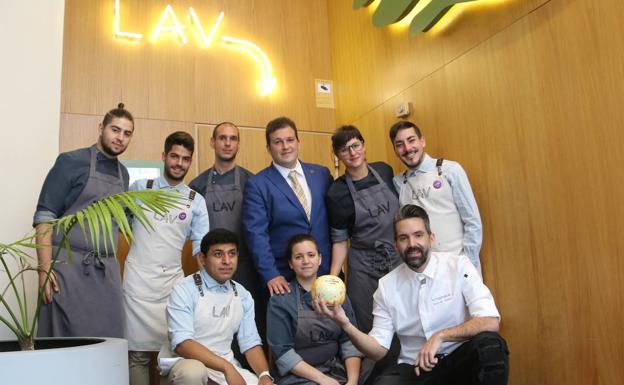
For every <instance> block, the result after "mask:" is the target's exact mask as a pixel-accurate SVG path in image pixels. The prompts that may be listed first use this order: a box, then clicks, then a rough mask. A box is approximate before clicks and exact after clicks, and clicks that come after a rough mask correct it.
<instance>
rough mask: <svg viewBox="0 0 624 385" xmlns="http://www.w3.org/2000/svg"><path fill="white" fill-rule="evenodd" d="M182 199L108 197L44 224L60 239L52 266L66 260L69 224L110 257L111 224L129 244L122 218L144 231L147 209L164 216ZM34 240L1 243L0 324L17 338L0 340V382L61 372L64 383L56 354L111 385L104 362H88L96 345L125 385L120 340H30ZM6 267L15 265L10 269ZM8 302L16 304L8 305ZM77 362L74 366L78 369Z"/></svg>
mask: <svg viewBox="0 0 624 385" xmlns="http://www.w3.org/2000/svg"><path fill="white" fill-rule="evenodd" d="M181 200H182V197H181V196H180V195H179V194H177V193H174V192H170V191H166V190H142V191H128V192H123V193H119V194H116V195H111V196H109V197H107V198H104V199H101V200H99V201H96V202H94V203H92V204H90V205H89V206H87V207H85V208H84V209H83V210H80V211H78V212H76V213H74V214H71V215H66V216H64V217H61V218H58V219H56V220H54V221H51V222H49V224H50V226H49V229H50V230H48V231H55V232H58V233H59V234H60V235H61V236H62V239H63V240H64V241H62V242H61V246H58V247H56V249H55V250H53V258H52V267H54V264H55V263H57V260H58V257H59V254H60V252H61V251H62V250H63V249H65V250H66V251H67V254H68V255H69V257H70V258H71V250H70V245H69V242H68V241H67V234H68V233H69V231H70V230H71V229H72V228H73V227H74V226H79V227H80V228H81V229H82V232H83V234H84V235H85V237H86V238H87V239H89V240H90V242H91V243H92V244H93V246H94V249H96V250H97V249H99V247H100V245H101V244H102V243H103V246H104V248H105V249H106V250H108V249H109V248H111V249H113V250H112V251H113V253H115V252H116V250H114V248H115V247H114V245H115V237H117V236H118V234H115V233H113V226H112V224H113V221H115V222H116V223H117V225H118V227H119V232H120V233H121V234H122V235H123V236H124V237H125V238H126V240H128V242H131V241H132V229H131V226H130V223H129V221H128V217H127V214H132V216H134V218H135V220H136V221H139V222H140V223H141V224H142V225H143V226H145V227H146V228H148V229H149V228H151V223H150V221H149V219H148V218H147V216H146V211H152V212H154V213H156V214H159V215H163V214H166V212H167V211H168V210H169V209H171V208H175V207H178V206H179V205H180V204H181ZM87 235H89V236H87ZM36 238H37V234H36V232H35V230H33V231H32V232H31V233H30V234H29V235H27V236H26V237H24V238H23V239H20V240H17V241H14V242H11V243H0V275H3V276H4V277H5V278H6V280H7V282H8V283H7V284H6V287H0V309H1V308H4V310H5V313H6V314H7V316H3V315H1V314H0V323H2V324H4V325H5V326H6V327H7V328H8V329H9V330H10V331H11V332H13V334H15V337H16V340H15V341H0V382H2V383H5V382H4V381H7V380H9V382H7V383H13V382H11V381H10V380H11V379H13V380H14V381H19V383H30V382H33V383H34V381H36V380H37V379H45V381H46V383H47V384H50V380H51V378H52V377H54V375H58V374H59V373H60V376H59V381H61V382H60V383H63V384H68V377H69V376H68V375H67V374H68V373H66V372H65V373H64V370H63V369H62V368H59V367H58V365H59V364H58V361H56V360H54V359H53V358H51V355H56V356H59V355H60V356H61V357H60V358H61V359H60V362H63V361H65V362H67V361H69V362H68V363H69V368H68V369H66V370H67V371H73V372H74V374H75V372H76V370H78V371H84V372H85V373H87V374H88V375H89V376H90V377H91V378H93V379H94V381H95V382H91V383H93V384H95V383H100V382H97V381H98V375H97V371H98V370H99V371H100V372H103V374H104V376H99V378H100V379H99V381H103V382H101V383H103V384H104V383H105V384H114V383H116V381H115V380H114V379H113V378H111V373H109V372H108V371H107V370H108V369H105V368H104V367H106V365H102V363H103V362H104V361H106V358H101V357H99V358H93V359H91V358H89V357H90V356H89V354H90V353H92V352H93V351H94V350H97V349H96V348H95V347H94V346H95V345H101V349H103V350H104V351H105V354H108V357H109V359H110V361H111V362H110V363H111V365H112V366H116V367H119V366H120V365H121V367H122V368H125V373H121V374H120V377H119V376H118V377H117V378H118V379H119V378H121V379H122V380H121V382H124V380H123V379H125V382H126V383H127V361H126V350H127V344H126V342H125V340H120V339H90V340H84V339H76V338H67V339H63V341H61V342H59V341H58V339H54V340H52V339H43V340H41V341H39V340H35V333H36V330H37V320H38V315H39V310H40V308H41V305H42V303H43V294H44V293H43V290H41V289H40V290H38V293H37V298H36V303H35V305H34V311H33V312H32V313H31V314H29V308H30V307H31V306H30V307H29V304H28V295H27V293H28V291H27V289H26V284H25V280H24V278H25V275H26V274H28V273H29V272H34V273H37V271H38V265H37V259H36V257H33V256H32V252H33V250H36V249H37V248H39V247H42V246H44V245H40V244H37V242H36ZM11 266H17V267H14V268H11ZM51 271H52V269H50V270H49V271H48V273H47V274H46V277H45V280H46V282H47V281H48V280H49V279H50V272H51ZM11 302H13V303H15V305H11ZM72 345H75V346H77V347H82V350H81V349H78V351H77V352H70V351H69V350H68V348H66V346H72ZM56 351H58V353H57V352H56ZM37 357H40V358H42V359H43V361H44V362H43V363H37V362H35V361H36V359H37ZM70 357H74V358H75V360H78V362H77V361H73V362H72V360H73V359H72V358H70ZM89 360H93V361H94V364H95V366H96V368H94V369H89V368H86V367H85V366H84V365H82V363H83V362H85V361H89ZM102 360H104V361H102ZM77 363H79V364H78V365H77ZM42 365H43V366H42ZM46 365H47V366H48V367H50V368H51V372H50V373H46V372H47V371H46V370H45V367H46ZM28 368H33V369H35V368H36V370H28ZM12 370H15V374H14V375H15V376H16V377H11V376H12V374H11V371H12ZM28 376H31V377H28ZM33 376H34V377H33ZM75 377H76V378H77V379H82V381H83V380H84V377H81V376H80V375H78V376H75ZM113 377H114V376H113ZM26 378H30V380H26V381H25V379H26ZM15 383H17V382H15ZM82 383H84V381H83V382H82Z"/></svg>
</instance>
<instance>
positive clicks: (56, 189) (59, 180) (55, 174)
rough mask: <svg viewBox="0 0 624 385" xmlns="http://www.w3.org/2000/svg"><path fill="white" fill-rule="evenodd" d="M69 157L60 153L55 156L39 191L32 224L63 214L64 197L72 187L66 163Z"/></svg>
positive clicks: (69, 162) (67, 163) (68, 162)
mask: <svg viewBox="0 0 624 385" xmlns="http://www.w3.org/2000/svg"><path fill="white" fill-rule="evenodd" d="M71 164H72V162H71V159H70V158H69V157H68V156H67V155H65V154H61V155H59V156H58V157H57V158H56V161H55V162H54V166H52V168H51V169H50V171H49V172H48V175H47V176H46V179H45V181H44V182H43V186H42V187H41V192H40V194H39V201H38V202H37V209H36V211H35V215H34V217H33V226H36V225H38V224H40V223H44V222H48V221H50V220H53V219H56V218H59V217H60V216H62V215H63V210H64V206H65V199H66V198H67V196H68V195H69V192H70V190H71V189H72V182H71V178H70V175H71V173H70V172H69V171H71V170H68V168H67V165H71Z"/></svg>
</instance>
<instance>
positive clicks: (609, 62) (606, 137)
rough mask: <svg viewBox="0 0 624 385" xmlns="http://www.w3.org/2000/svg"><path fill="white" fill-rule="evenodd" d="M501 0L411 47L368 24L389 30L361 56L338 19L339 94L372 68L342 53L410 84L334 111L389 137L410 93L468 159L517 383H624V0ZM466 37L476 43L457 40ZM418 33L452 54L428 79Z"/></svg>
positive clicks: (338, 11)
mask: <svg viewBox="0 0 624 385" xmlns="http://www.w3.org/2000/svg"><path fill="white" fill-rule="evenodd" d="M346 3H349V4H350V2H346ZM475 3H478V2H475ZM328 4H330V5H329V14H330V20H334V17H335V16H336V15H342V14H343V12H346V9H345V7H346V6H345V4H343V2H328ZM508 4H509V8H505V11H504V12H502V11H500V10H496V9H491V10H487V9H484V10H482V11H480V10H479V9H478V8H474V9H473V10H472V11H471V12H473V14H465V15H466V19H462V21H461V22H460V23H457V24H453V25H452V28H451V29H448V30H446V31H445V33H444V35H443V37H442V38H437V37H434V36H429V37H424V36H423V35H421V37H418V38H415V39H414V42H413V43H410V44H404V43H403V39H404V38H403V37H396V36H393V35H390V32H388V31H385V32H380V31H384V30H377V29H373V27H372V26H371V25H370V24H369V25H368V26H367V25H364V23H363V22H362V25H361V26H360V29H359V30H356V31H357V33H358V34H360V36H366V35H376V34H383V33H387V34H388V36H386V37H384V38H379V39H378V40H375V39H377V38H364V39H365V40H366V39H369V40H370V39H373V41H374V42H373V43H370V42H369V43H366V44H363V46H362V51H359V50H358V48H357V47H355V48H354V47H353V46H349V47H346V46H342V45H341V44H343V40H344V41H346V38H343V37H342V36H344V35H348V34H353V33H355V32H354V30H351V29H350V28H351V26H352V24H353V23H354V21H352V20H351V21H350V20H347V21H346V22H345V24H346V25H338V24H334V23H333V22H332V23H330V27H331V39H332V42H333V51H332V55H333V59H334V60H337V61H335V62H334V66H335V67H334V73H335V82H336V88H337V89H340V92H341V95H342V94H344V95H356V96H355V98H356V99H357V98H358V97H360V93H361V87H362V86H361V85H362V83H364V82H365V81H367V80H368V79H369V78H370V77H371V76H372V73H370V70H369V69H359V68H358V69H357V71H359V72H357V71H356V73H350V74H348V75H345V74H344V73H345V72H347V70H348V69H349V68H351V69H352V68H356V66H355V64H354V63H352V62H349V55H347V54H346V53H344V52H338V54H335V52H336V51H342V50H352V51H353V55H352V56H351V60H362V61H363V62H366V63H367V67H369V68H377V69H379V68H381V67H383V71H379V72H378V73H376V76H378V77H380V78H381V81H380V82H381V83H385V84H394V82H395V78H396V77H399V76H406V75H397V74H396V73H397V72H401V71H407V73H408V74H409V75H410V76H411V78H410V81H413V83H410V84H408V85H406V87H405V88H404V89H403V90H400V88H399V87H397V88H396V89H397V90H399V91H397V92H389V93H384V91H382V90H380V89H377V88H375V85H376V84H377V83H376V81H372V82H371V83H368V84H372V86H371V87H372V89H373V92H372V93H373V94H374V96H370V97H371V98H377V99H375V100H371V101H370V103H368V102H364V103H361V104H358V103H355V102H354V101H353V100H352V99H350V98H344V99H343V98H341V97H339V98H338V99H337V116H338V121H339V122H340V123H343V122H352V123H354V124H356V125H358V126H360V128H361V129H363V131H364V132H366V134H367V136H373V137H372V138H368V137H367V139H368V143H370V142H375V143H379V142H378V141H380V140H383V141H387V140H388V139H387V130H388V128H389V126H390V125H391V124H392V123H393V122H394V121H395V118H394V117H393V110H394V107H395V106H396V105H397V104H398V103H399V102H403V101H410V102H412V105H413V107H414V108H413V110H414V112H413V114H412V116H411V117H410V119H412V120H414V121H415V122H417V124H419V125H420V126H421V128H422V129H423V131H424V133H425V136H426V138H427V150H428V151H429V152H430V153H431V154H432V155H435V156H439V157H444V158H448V159H454V160H457V161H459V162H460V163H461V164H462V165H463V166H464V168H465V169H466V171H467V173H468V175H469V177H470V181H471V183H472V185H473V190H474V192H475V195H476V198H477V201H478V203H479V207H480V209H481V214H482V218H483V223H484V244H483V249H482V255H481V258H482V262H483V268H484V277H485V280H486V283H487V284H488V286H489V287H490V288H491V289H492V291H493V293H494V295H495V298H496V301H497V304H498V306H499V308H500V310H501V313H502V317H503V320H502V333H503V335H504V336H505V337H506V339H507V340H508V342H509V345H510V349H511V378H510V383H511V384H512V385H517V384H526V385H529V384H531V385H532V384H553V385H555V384H560V383H572V384H579V385H581V384H583V385H584V384H610V385H611V384H613V385H616V384H621V383H623V382H624V372H623V371H622V370H621V367H620V366H621V364H620V361H621V360H622V358H624V333H623V332H622V331H621V327H620V325H621V324H622V322H624V312H623V311H622V306H623V305H624V290H623V289H624V287H623V286H624V284H623V281H622V279H621V272H622V271H623V270H622V268H623V265H624V263H623V262H622V250H623V246H624V245H623V243H624V229H623V227H624V225H622V223H621V221H620V220H619V218H620V217H621V216H622V215H624V204H622V197H623V196H624V182H623V181H622V178H620V177H619V176H620V174H621V172H620V170H619V165H621V164H624V153H623V152H622V151H620V150H619V148H620V147H621V146H620V143H622V142H624V134H622V131H621V129H619V125H621V122H622V121H623V120H624V110H623V109H622V108H621V101H622V100H623V99H624V81H623V80H622V79H624V57H622V55H621V54H620V52H621V51H620V50H621V49H624V44H623V43H622V41H621V40H617V39H615V40H614V39H613V38H612V36H622V34H623V33H624V27H623V26H622V24H621V22H620V20H621V18H622V17H624V4H622V3H621V2H619V1H616V0H605V1H601V2H595V1H590V0H571V1H565V0H551V1H549V2H542V4H543V5H542V6H541V7H539V8H537V9H536V8H535V7H534V5H536V4H537V3H536V2H526V1H525V2H523V1H517V2H515V3H512V2H509V3H508ZM514 4H515V5H514ZM501 7H502V5H501ZM500 9H503V8H500ZM351 12H353V11H351ZM332 15H334V16H332ZM468 16H470V17H471V18H474V20H472V21H471V20H468ZM369 17H370V16H367V22H368V23H370V19H369ZM354 18H359V16H355V17H354ZM501 18H502V19H503V20H504V23H503V24H499V23H502V21H500V20H499V19H501ZM359 22H360V21H358V23H359ZM477 22H481V23H483V24H484V25H481V26H475V25H473V23H477ZM495 26H496V27H495ZM498 27H501V28H498ZM469 28H475V29H476V30H477V31H471V30H469ZM467 36H472V37H471V38H472V39H475V41H474V42H473V44H472V45H471V46H470V47H469V49H467V50H464V51H461V50H458V51H455V49H456V46H455V45H454V44H457V45H458V46H459V45H461V44H467V43H462V42H463V41H465V39H468V37H467ZM425 39H429V40H431V43H430V44H433V43H435V42H437V44H438V48H439V50H441V51H445V53H444V54H445V55H450V56H449V57H452V56H453V52H454V55H455V57H454V59H453V60H451V61H449V62H445V61H444V60H442V61H441V62H440V66H439V67H437V68H436V67H435V66H434V67H432V68H433V70H432V71H430V73H429V74H428V75H427V76H425V77H421V74H422V72H421V69H415V68H409V67H407V66H406V61H405V60H404V59H403V58H404V57H405V56H408V55H409V56H411V57H416V56H421V57H422V61H421V63H420V64H418V66H427V65H429V64H427V63H430V61H431V60H439V59H435V58H436V55H440V53H430V52H429V51H427V50H426V49H425V48H424V47H423V44H424V43H422V42H421V41H422V40H425ZM453 39H456V40H457V43H451V40H453ZM395 40H397V41H395ZM367 44H372V46H369V45H367ZM379 45H382V46H383V47H380V46H379ZM433 46H434V45H432V47H433ZM405 49H408V50H410V51H411V52H410V53H409V54H407V53H405V52H402V50H405ZM379 52H383V55H380V56H378V53H379ZM430 54H431V55H432V57H433V58H434V59H431V58H428V57H427V56H429V55H430ZM341 55H342V56H341ZM343 60H344V61H343ZM345 63H346V64H345ZM344 65H346V66H347V67H346V68H342V69H338V67H342V66H344ZM349 65H350V66H351V67H348V66H349ZM365 97H369V96H365ZM347 99H348V100H347ZM367 103H368V104H367ZM380 126H383V128H381V129H380ZM383 147H385V149H386V154H387V157H388V158H390V159H391V158H393V157H394V154H393V152H392V149H391V147H389V146H387V145H386V146H382V148H379V151H381V150H383ZM369 148H370V146H369ZM370 153H371V152H370V149H369V154H370ZM369 158H370V156H369ZM395 164H396V163H395ZM395 171H396V169H395Z"/></svg>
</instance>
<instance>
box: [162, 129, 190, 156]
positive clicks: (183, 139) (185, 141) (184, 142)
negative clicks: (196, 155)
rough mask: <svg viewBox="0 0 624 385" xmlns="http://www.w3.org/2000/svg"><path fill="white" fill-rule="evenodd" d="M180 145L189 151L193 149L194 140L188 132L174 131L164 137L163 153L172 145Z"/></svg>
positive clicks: (167, 151)
mask: <svg viewBox="0 0 624 385" xmlns="http://www.w3.org/2000/svg"><path fill="white" fill-rule="evenodd" d="M176 144H177V145H180V146H182V147H184V148H186V149H187V150H189V151H190V152H191V154H192V153H193V152H194V151H195V140H194V139H193V137H192V136H191V134H189V133H188V132H184V131H176V132H174V133H173V134H171V135H169V136H168V137H167V139H165V154H168V153H169V151H171V148H172V147H173V146H174V145H176Z"/></svg>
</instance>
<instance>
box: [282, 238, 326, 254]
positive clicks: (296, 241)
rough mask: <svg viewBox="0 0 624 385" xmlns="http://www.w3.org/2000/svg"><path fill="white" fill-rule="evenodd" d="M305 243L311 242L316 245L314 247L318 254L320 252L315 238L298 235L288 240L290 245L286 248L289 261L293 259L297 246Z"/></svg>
mask: <svg viewBox="0 0 624 385" xmlns="http://www.w3.org/2000/svg"><path fill="white" fill-rule="evenodd" d="M305 241H310V242H312V243H314V247H316V251H317V252H318V251H319V246H318V243H317V242H316V239H314V237H313V236H312V235H311V234H296V235H293V236H292V237H290V239H288V245H287V246H286V255H287V256H288V259H292V251H293V249H294V248H295V246H296V245H298V244H299V243H301V242H305Z"/></svg>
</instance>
